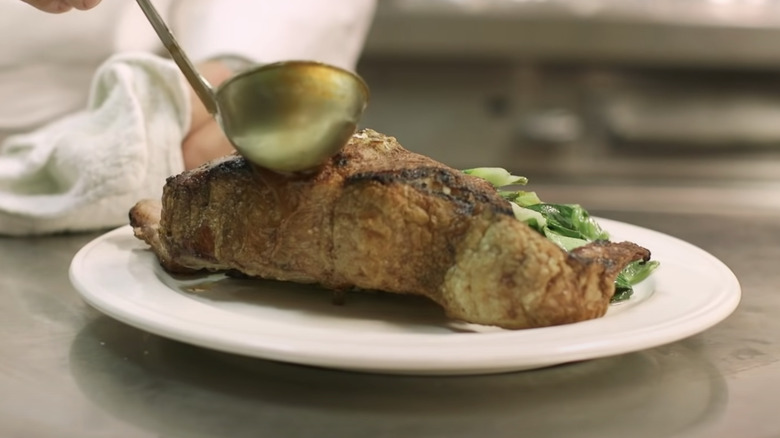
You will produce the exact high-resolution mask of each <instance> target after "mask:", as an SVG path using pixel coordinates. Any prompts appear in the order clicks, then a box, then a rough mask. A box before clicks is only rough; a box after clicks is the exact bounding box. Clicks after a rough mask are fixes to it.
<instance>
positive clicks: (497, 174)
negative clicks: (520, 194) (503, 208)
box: [463, 167, 528, 187]
mask: <svg viewBox="0 0 780 438" xmlns="http://www.w3.org/2000/svg"><path fill="white" fill-rule="evenodd" d="M463 173H465V174H467V175H473V176H476V177H479V178H482V179H484V180H486V181H487V182H489V183H490V184H493V185H494V186H495V187H504V186H509V185H514V184H517V185H525V184H526V183H528V178H526V177H524V176H517V175H512V174H511V173H509V172H508V171H507V170H506V169H502V168H500V167H477V168H474V169H466V170H464V171H463Z"/></svg>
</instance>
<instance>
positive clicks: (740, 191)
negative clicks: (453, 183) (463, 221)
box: [358, 0, 780, 214]
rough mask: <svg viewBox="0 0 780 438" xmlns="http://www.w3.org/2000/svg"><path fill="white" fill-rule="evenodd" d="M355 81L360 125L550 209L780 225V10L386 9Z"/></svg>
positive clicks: (716, 2)
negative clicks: (510, 181)
mask: <svg viewBox="0 0 780 438" xmlns="http://www.w3.org/2000/svg"><path fill="white" fill-rule="evenodd" d="M358 70H359V72H360V73H361V74H362V75H363V76H364V77H365V79H366V80H367V82H368V83H369V85H370V87H371V90H372V100H371V103H370V106H369V109H368V111H367V114H366V117H365V119H364V122H363V123H362V125H363V126H365V127H371V128H374V129H376V130H378V131H381V132H383V133H386V134H389V135H393V136H395V137H397V138H398V139H399V141H400V142H401V143H402V144H403V145H404V146H405V147H407V148H408V149H411V150H414V151H417V152H421V153H424V154H427V155H430V156H433V157H434V158H436V159H438V160H441V161H443V162H445V163H447V164H449V165H451V166H454V167H458V168H466V167H475V166H500V167H505V168H508V169H511V170H512V171H514V172H516V173H519V174H522V175H526V176H528V177H529V178H531V187H530V188H531V189H535V190H537V191H538V192H539V193H540V194H541V195H542V198H543V199H545V200H549V201H555V202H579V203H582V204H583V205H586V206H588V207H591V208H596V209H599V208H607V209H620V208H623V207H625V208H630V209H632V210H637V209H640V210H641V209H648V210H655V211H657V210H664V211H667V210H668V211H675V212H678V211H682V212H684V211H691V212H701V211H704V210H722V209H728V210H732V211H734V212H741V211H744V212H749V213H751V214H755V213H760V212H768V213H778V212H780V1H778V0H380V1H379V8H378V11H377V15H376V19H375V22H374V25H373V29H372V32H371V34H370V36H369V38H368V41H367V46H366V50H365V52H364V56H363V59H362V61H361V64H360V66H359V68H358ZM573 197H576V199H571V198H573Z"/></svg>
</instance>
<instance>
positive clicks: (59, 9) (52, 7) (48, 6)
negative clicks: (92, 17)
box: [22, 0, 100, 14]
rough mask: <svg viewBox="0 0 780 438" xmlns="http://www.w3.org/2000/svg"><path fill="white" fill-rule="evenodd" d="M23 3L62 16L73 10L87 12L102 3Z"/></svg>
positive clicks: (37, 0)
mask: <svg viewBox="0 0 780 438" xmlns="http://www.w3.org/2000/svg"><path fill="white" fill-rule="evenodd" d="M22 1H23V2H25V3H27V4H29V5H31V6H33V7H34V8H37V9H40V10H42V11H44V12H49V13H52V14H61V13H63V12H68V11H70V10H71V9H74V8H75V9H78V10H81V11H86V10H87V9H92V8H94V7H95V6H97V5H98V3H100V0H22Z"/></svg>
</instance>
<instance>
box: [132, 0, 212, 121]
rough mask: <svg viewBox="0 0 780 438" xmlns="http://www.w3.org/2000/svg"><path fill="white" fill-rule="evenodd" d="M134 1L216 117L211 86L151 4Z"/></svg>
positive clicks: (146, 1) (146, 0) (207, 108)
mask: <svg viewBox="0 0 780 438" xmlns="http://www.w3.org/2000/svg"><path fill="white" fill-rule="evenodd" d="M136 1H137V2H138V6H140V7H141V10H142V11H144V14H145V15H146V18H147V19H149V23H151V24H152V27H153V28H154V31H155V32H157V36H158V37H160V41H162V43H163V45H164V46H165V48H166V49H168V52H169V53H170V54H171V57H172V58H173V60H174V62H176V65H178V66H179V69H180V70H181V72H182V73H184V77H185V78H187V81H188V82H189V83H190V85H191V86H192V88H193V89H194V90H195V94H197V95H198V97H199V98H200V100H201V101H202V102H203V105H204V106H205V107H206V110H207V111H208V112H209V113H210V114H211V115H213V116H216V115H217V100H216V98H215V97H214V89H213V88H211V85H210V84H209V83H208V82H207V81H206V79H205V78H204V77H203V76H201V75H200V73H198V71H197V70H195V66H194V65H192V62H191V61H190V59H189V58H188V57H187V55H185V54H184V51H183V50H182V49H181V47H179V43H177V42H176V39H175V38H174V37H173V34H172V33H171V30H170V29H168V26H167V25H166V24H165V22H164V21H163V19H162V17H160V14H158V13H157V10H156V9H155V8H154V6H153V5H152V3H151V2H150V1H149V0H136Z"/></svg>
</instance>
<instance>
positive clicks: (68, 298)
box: [0, 210, 780, 438]
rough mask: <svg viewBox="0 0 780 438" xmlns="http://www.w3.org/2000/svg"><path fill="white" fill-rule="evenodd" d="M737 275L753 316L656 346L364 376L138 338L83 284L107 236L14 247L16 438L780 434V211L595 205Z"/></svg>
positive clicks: (2, 431)
mask: <svg viewBox="0 0 780 438" xmlns="http://www.w3.org/2000/svg"><path fill="white" fill-rule="evenodd" d="M593 213H595V214H598V215H600V216H603V217H609V218H613V219H617V220H622V221H626V222H630V223H635V224H638V225H642V226H645V227H648V228H652V229H656V230H659V231H663V232H666V233H669V234H672V235H675V236H677V237H680V238H683V239H685V240H687V241H689V242H691V243H693V244H696V245H698V246H700V247H702V248H703V249H705V250H707V251H709V252H711V253H712V254H714V255H715V256H717V257H718V258H720V259H721V260H723V261H724V262H725V263H726V264H727V265H729V266H730V267H731V268H732V269H733V270H734V272H735V273H736V275H737V277H738V278H739V279H740V282H741V284H742V287H743V300H742V303H741V304H740V306H739V308H738V309H737V311H736V312H735V313H734V314H733V315H732V316H731V317H730V318H728V319H727V320H726V321H724V322H722V323H721V324H719V325H717V326H715V327H714V328H712V329H710V330H708V331H706V332H704V333H701V334H699V335H696V336H693V337H691V338H689V339H686V340H683V341H681V342H677V343H674V344H671V345H667V346H664V347H660V348H655V349H651V350H647V351H642V352H638V353H632V354H626V355H621V356H617V357H611V358H605V359H599V360H593V361H586V362H581V363H575V364H567V365H562V366H556V367H552V368H548V369H541V370H534V371H527V372H520V373H511V374H502V375H492V376H476V377H427V378H424V377H411V376H381V375H368V374H354V373H347V372H341V371H333V370H323V369H314V368H308V367H303V366H296V365H287V364H281V363H272V362H267V361H263V360H256V359H250V358H244V357H239V356H234V355H230V354H223V353H218V352H214V351H210V350H206V349H201V348H198V347H194V346H189V345H185V344H181V343H179V342H174V341H169V340H167V339H164V338H161V337H158V336H155V335H151V334H148V333H145V332H143V331H141V330H137V329H135V328H132V327H130V326H127V325H125V324H122V323H120V322H117V321H115V320H113V319H111V318H108V317H106V316H103V315H101V314H100V313H98V312H97V311H95V310H93V309H92V308H90V307H89V306H88V305H87V304H85V303H84V302H83V301H82V300H81V298H80V297H79V295H78V294H77V293H76V291H75V290H74V289H73V287H72V286H71V285H70V283H69V281H68V274H67V272H68V266H69V263H70V260H71V257H72V256H73V255H74V254H75V252H76V251H77V250H78V249H79V248H80V247H81V246H82V245H83V244H85V243H86V242H88V241H89V240H90V239H92V238H94V237H96V236H97V235H98V234H82V235H71V236H56V237H43V238H0V248H1V249H2V250H1V251H0V274H2V275H1V276H0V294H1V295H0V296H1V297H2V299H0V312H2V318H1V319H0V436H2V437H8V438H11V437H79V438H89V437H160V436H164V437H226V436H229V437H244V436H246V437H248V436H253V437H254V436H272V437H303V436H339V437H342V438H349V437H360V438H364V437H385V436H387V437H398V436H408V437H516V436H528V437H541V436H547V437H574V436H587V437H600V438H608V437H620V438H624V437H627V436H631V437H670V436H679V437H708V438H717V437H728V438H732V437H735V436H740V437H746V438H750V437H754V438H759V437H760V438H764V437H773V436H780V416H778V415H777V411H778V408H777V405H778V402H780V363H779V362H778V361H779V360H780V344H779V343H778V342H777V338H778V334H780V318H778V315H780V295H778V294H777V288H778V285H780V269H778V260H780V220H778V219H779V218H780V216H778V215H772V214H765V215H761V216H755V217H752V216H749V215H742V216H738V217H737V216H723V215H714V214H703V215H697V214H682V213H675V212H669V213H646V212H643V213H636V212H634V213H632V212H628V211H607V210H603V211H593Z"/></svg>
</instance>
